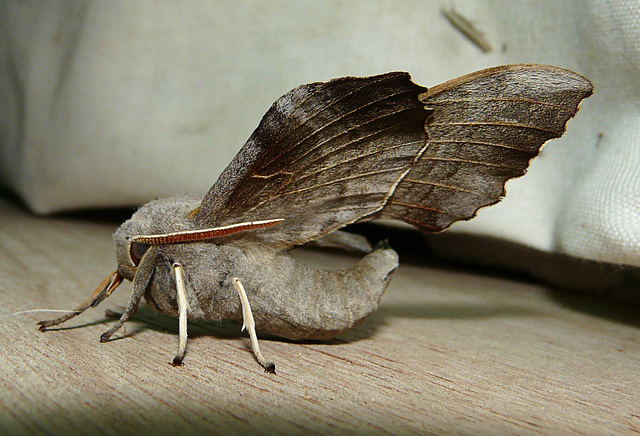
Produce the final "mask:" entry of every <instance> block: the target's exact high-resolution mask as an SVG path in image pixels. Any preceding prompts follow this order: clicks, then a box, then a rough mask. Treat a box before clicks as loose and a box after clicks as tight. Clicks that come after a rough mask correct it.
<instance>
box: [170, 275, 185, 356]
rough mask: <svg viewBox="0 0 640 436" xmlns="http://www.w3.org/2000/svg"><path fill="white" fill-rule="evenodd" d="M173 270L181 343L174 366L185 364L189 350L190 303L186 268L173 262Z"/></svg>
mask: <svg viewBox="0 0 640 436" xmlns="http://www.w3.org/2000/svg"><path fill="white" fill-rule="evenodd" d="M173 272H174V274H175V275H176V291H177V293H178V317H179V318H178V320H179V321H178V322H179V338H180V340H179V344H178V354H176V357H174V358H173V362H172V363H171V364H172V365H173V366H180V365H183V363H182V360H183V359H184V355H185V353H186V352H187V311H188V310H189V303H188V302H187V292H186V289H185V286H184V269H183V268H182V265H180V264H179V263H174V264H173Z"/></svg>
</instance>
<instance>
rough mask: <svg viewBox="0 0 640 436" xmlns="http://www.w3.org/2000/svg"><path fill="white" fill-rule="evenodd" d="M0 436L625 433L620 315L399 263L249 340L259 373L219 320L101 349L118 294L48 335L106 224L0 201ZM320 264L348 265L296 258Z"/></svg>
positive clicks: (620, 310) (636, 385) (98, 276)
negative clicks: (323, 331) (323, 322)
mask: <svg viewBox="0 0 640 436" xmlns="http://www.w3.org/2000/svg"><path fill="white" fill-rule="evenodd" d="M0 214H1V215H0V216H1V218H0V219H1V223H2V224H1V226H0V277H1V279H2V280H1V281H0V299H1V300H2V301H1V303H2V304H1V305H0V315H1V316H2V318H1V319H2V326H3V334H2V339H0V353H1V355H2V357H1V359H3V362H2V364H1V365H0V376H1V382H0V407H1V412H0V431H2V433H3V434H11V433H13V434H15V433H32V434H40V433H47V434H63V433H64V434H79V433H83V434H89V433H104V434H122V433H124V432H126V433H131V434H142V433H145V434H149V433H162V434H178V433H184V432H196V431H197V432H199V433H200V432H205V433H213V434H228V433H231V432H235V433H249V432H251V433H255V434H271V433H287V434H308V433H309V432H310V431H311V432H317V433H325V434H329V433H332V434H333V433H340V434H365V433H383V434H384V433H390V434H391V433H392V434H430V433H433V434H442V433H460V434H463V433H464V434H500V433H518V434H552V433H557V432H562V433H578V434H637V433H640V382H639V381H638V377H637V374H638V369H640V342H639V341H640V330H639V328H638V317H637V316H636V312H637V309H636V308H633V307H625V306H621V305H615V304H612V303H607V302H599V301H595V300H588V299H584V298H578V297H575V296H571V295H565V294H561V293H558V292H552V291H550V290H548V289H545V288H544V287H541V286H539V285H535V284H531V283H523V282H518V281H515V280H511V279H508V278H503V277H498V276H493V275H482V274H478V273H472V272H467V271H462V270H454V269H447V268H443V267H436V266H434V265H429V264H428V263H419V262H411V261H406V262H402V261H401V267H400V268H399V271H398V272H397V273H396V275H395V277H394V279H393V281H392V283H391V286H390V287H389V289H388V291H387V293H386V294H385V296H384V297H383V300H382V304H381V308H380V309H379V310H378V311H377V312H376V313H374V315H372V316H371V317H370V318H368V319H367V321H366V322H365V323H364V324H363V325H362V326H360V327H359V328H357V329H355V330H352V331H350V332H348V333H346V334H344V335H342V336H340V337H339V338H338V339H336V340H334V341H330V342H318V343H304V344H298V343H292V342H284V341H279V340H273V339H268V340H263V341H262V348H263V352H264V354H265V355H266V357H267V358H269V359H272V360H274V361H275V362H276V363H277V365H278V368H277V369H278V373H277V375H275V376H274V375H270V374H265V373H263V371H262V368H261V367H260V366H259V365H258V364H257V363H256V362H255V360H254V358H253V355H252V354H251V350H250V343H249V339H248V337H246V335H245V334H244V333H240V331H239V329H240V326H239V325H237V324H234V323H190V325H189V328H190V339H189V346H188V352H187V356H186V360H185V363H186V365H185V366H184V367H179V368H174V367H173V366H171V365H170V364H169V363H170V362H171V359H172V358H173V355H174V353H175V351H176V347H177V329H178V323H177V320H175V319H171V318H168V317H164V316H160V315H158V314H156V313H155V312H153V311H152V310H151V309H150V308H149V307H148V306H146V305H143V306H142V307H141V309H140V311H139V312H138V314H137V316H136V317H135V318H134V319H133V320H132V321H131V322H129V323H127V324H126V333H125V332H120V333H119V334H117V335H116V336H115V340H112V341H110V342H108V343H106V344H101V343H99V342H98V338H99V336H100V334H101V333H102V332H103V331H104V330H106V329H107V328H108V326H109V325H110V323H111V322H112V320H108V319H105V318H104V309H106V308H110V309H113V310H121V309H122V306H124V304H125V302H126V301H127V298H128V295H127V294H128V292H129V291H130V289H131V288H130V285H128V287H122V288H121V289H119V290H118V291H117V293H116V294H115V295H113V296H112V297H111V298H110V299H108V300H107V301H105V302H104V303H102V305H101V306H100V307H98V308H97V309H90V310H89V311H88V312H86V313H85V314H84V315H82V316H80V317H77V318H74V319H73V320H71V321H69V322H68V323H67V324H65V325H63V326H62V327H61V328H60V329H58V330H54V331H49V332H45V333H41V332H39V331H38V330H37V329H36V322H37V321H39V320H42V319H47V318H50V317H52V316H57V315H55V314H39V313H28V314H22V315H12V314H13V313H15V312H17V311H21V310H26V309H34V308H55V309H70V308H73V307H74V306H75V305H76V304H77V303H79V302H80V301H82V300H83V299H84V298H85V297H86V296H87V295H88V294H89V293H90V292H91V291H92V290H93V288H94V287H95V285H97V283H98V282H99V281H100V280H102V279H103V278H104V276H106V275H107V274H108V273H109V272H110V271H111V270H113V268H114V266H115V260H114V253H113V247H112V243H111V233H112V232H113V231H114V230H115V228H116V224H115V223H104V222H103V223H96V222H92V221H90V220H86V219H79V218H76V219H74V218H36V217H33V216H30V215H28V214H27V213H26V212H24V211H23V210H22V209H21V208H19V207H18V206H15V205H13V204H11V203H10V202H7V201H2V202H0ZM298 255H299V256H300V258H301V259H303V260H305V261H307V262H314V263H319V264H323V265H325V266H328V267H337V266H340V265H343V264H344V263H345V262H353V261H354V260H355V259H354V258H351V257H347V256H340V255H338V254H335V253H318V252H312V251H302V252H300V253H299V254H298Z"/></svg>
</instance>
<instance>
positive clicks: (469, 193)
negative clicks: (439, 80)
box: [368, 65, 593, 232]
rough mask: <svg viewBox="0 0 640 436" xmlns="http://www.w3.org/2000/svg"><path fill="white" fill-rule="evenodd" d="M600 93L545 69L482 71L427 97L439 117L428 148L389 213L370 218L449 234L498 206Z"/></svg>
mask: <svg viewBox="0 0 640 436" xmlns="http://www.w3.org/2000/svg"><path fill="white" fill-rule="evenodd" d="M592 92H593V86H592V85H591V83H590V82H589V81H588V80H587V79H585V78H584V77H582V76H580V75H578V74H576V73H573V72H571V71H567V70H563V69H560V68H555V67H549V66H543V65H509V66H503V67H497V68H491V69H487V70H482V71H479V72H477V73H473V74H470V75H467V76H463V77H460V78H458V79H455V80H452V81H450V82H447V83H444V84H442V85H439V86H436V87H433V88H431V89H429V91H427V92H425V93H424V94H422V95H421V96H420V100H421V101H422V102H423V103H424V104H425V107H426V108H428V109H431V110H432V114H431V115H430V116H429V118H428V119H427V123H426V126H425V128H426V132H427V134H428V137H429V139H428V143H429V145H428V147H427V149H426V150H425V151H424V153H423V154H422V155H421V156H420V157H419V159H418V160H417V161H416V163H415V164H414V165H413V166H412V168H411V170H410V171H409V172H408V173H407V175H406V176H405V177H403V179H402V181H401V182H400V183H399V184H398V186H397V187H396V189H395V190H394V193H393V195H392V196H391V197H390V198H389V200H388V202H387V203H386V205H385V207H384V208H383V209H382V210H381V211H380V212H378V213H377V214H375V215H374V216H371V217H368V219H377V218H388V219H397V220H401V221H405V222H407V223H410V224H413V225H415V226H417V227H419V228H421V229H422V230H424V231H428V232H437V231H441V230H443V229H445V228H447V227H448V226H450V225H451V224H452V223H453V222H455V221H458V220H467V219H470V218H472V217H473V216H475V214H476V211H477V210H478V209H479V208H481V207H483V206H488V205H491V204H494V203H497V202H498V201H500V200H501V199H502V197H503V196H504V194H505V190H504V186H505V183H506V181H507V180H508V179H511V178H513V177H519V176H522V175H523V174H524V173H525V171H526V169H527V167H528V166H529V161H530V160H531V159H532V158H533V157H535V156H537V155H538V153H539V151H540V148H541V147H542V145H543V144H544V143H545V142H547V141H548V140H550V139H552V138H557V137H559V136H562V134H563V133H564V131H565V126H566V123H567V121H568V120H569V119H570V118H572V117H573V116H574V115H575V113H576V112H577V110H578V105H579V104H580V102H581V101H582V99H584V98H586V97H588V96H590V95H591V94H592Z"/></svg>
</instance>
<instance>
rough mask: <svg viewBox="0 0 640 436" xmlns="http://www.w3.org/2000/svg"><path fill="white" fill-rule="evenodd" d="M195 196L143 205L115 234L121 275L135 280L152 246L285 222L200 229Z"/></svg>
mask: <svg viewBox="0 0 640 436" xmlns="http://www.w3.org/2000/svg"><path fill="white" fill-rule="evenodd" d="M198 204H199V199H198V198H197V197H195V196H180V197H173V198H167V199H162V200H156V201H152V202H150V203H147V204H145V205H144V206H142V207H141V208H140V209H138V211H137V212H136V213H134V214H133V216H132V217H131V218H130V219H129V220H127V221H125V222H124V223H123V224H122V225H121V226H120V228H119V229H118V230H117V231H116V232H115V234H114V235H113V238H114V240H115V243H116V258H117V260H118V273H119V274H120V275H121V276H122V277H124V278H125V279H127V280H133V278H134V277H135V275H136V272H137V271H138V266H139V265H140V262H142V259H143V257H144V255H145V254H146V253H147V251H148V250H149V248H151V247H152V246H166V245H173V244H186V243H190V242H196V241H208V240H214V239H218V238H225V237H232V235H234V234H237V233H241V232H245V231H248V230H257V229H260V228H263V227H270V226H272V225H275V224H278V223H279V222H281V221H283V219H280V218H276V219H268V220H261V221H252V222H242V223H238V224H230V225H226V226H221V227H213V228H204V229H203V228H197V227H196V224H195V222H194V220H193V219H192V216H193V213H192V212H193V211H194V210H195V209H196V208H197V207H198Z"/></svg>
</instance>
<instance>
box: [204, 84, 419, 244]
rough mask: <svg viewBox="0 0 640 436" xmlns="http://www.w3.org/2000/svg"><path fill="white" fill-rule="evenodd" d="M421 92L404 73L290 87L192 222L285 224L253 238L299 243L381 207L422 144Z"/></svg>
mask: <svg viewBox="0 0 640 436" xmlns="http://www.w3.org/2000/svg"><path fill="white" fill-rule="evenodd" d="M425 91H426V88H424V87H421V86H418V85H416V84H414V83H413V82H411V79H410V76H409V74H407V73H390V74H384V75H380V76H373V77H367V78H343V79H336V80H332V81H330V82H326V83H314V84H310V85H303V86H300V87H298V88H296V89H294V90H293V91H291V92H289V93H288V94H286V95H285V96H283V97H282V98H280V99H279V100H278V101H277V102H276V103H275V104H274V105H273V106H272V107H271V109H269V111H268V112H267V113H266V115H265V116H264V118H263V119H262V121H261V122H260V125H259V126H258V128H257V129H256V130H255V132H254V133H253V134H252V136H251V138H249V140H248V141H247V143H246V144H245V145H244V147H243V148H242V149H241V150H240V152H239V153H238V154H237V155H236V157H235V158H234V159H233V160H232V162H231V163H230V164H229V166H228V167H227V168H226V169H225V171H224V172H223V173H222V175H221V176H220V178H219V179H218V180H217V181H216V183H215V184H214V185H213V187H212V188H211V190H210V191H209V193H208V194H207V195H206V197H205V198H204V200H203V201H202V204H201V206H200V208H199V210H198V211H197V212H196V214H195V217H194V218H195V219H196V222H197V224H198V225H199V226H200V227H212V226H221V225H226V224H232V223H238V222H242V221H255V220H261V219H271V218H284V219H285V221H284V222H282V223H281V224H278V225H276V226H273V227H270V228H268V229H265V230H261V231H260V232H259V233H260V234H261V235H263V237H265V238H267V239H269V240H278V241H282V242H285V243H288V244H299V243H303V242H307V241H309V240H312V239H315V238H317V237H319V236H322V235H324V234H327V233H329V232H331V231H333V230H336V229H338V228H340V227H343V226H345V225H346V224H349V223H352V222H355V221H357V220H359V219H360V218H362V217H364V216H367V215H371V214H372V213H374V212H376V211H378V210H380V208H381V207H382V206H383V205H384V204H385V202H386V201H387V198H388V197H389V195H391V192H392V190H393V187H394V186H395V185H396V183H397V182H398V180H400V179H401V178H402V176H404V174H405V173H406V172H407V171H408V169H409V167H410V166H411V164H412V163H413V160H414V158H415V156H416V155H417V154H418V153H419V152H420V151H421V150H422V149H423V148H424V147H425V146H426V133H425V131H424V123H425V120H426V118H427V116H428V114H429V111H427V110H425V109H424V105H423V104H422V103H421V102H420V101H419V99H418V96H419V95H420V94H421V93H423V92H425Z"/></svg>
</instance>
